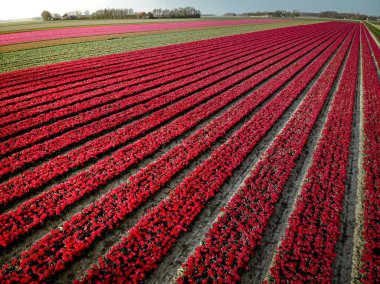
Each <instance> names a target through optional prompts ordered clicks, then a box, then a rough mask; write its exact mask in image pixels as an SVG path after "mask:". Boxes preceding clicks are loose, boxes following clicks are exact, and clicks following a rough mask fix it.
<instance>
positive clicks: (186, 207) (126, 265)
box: [83, 38, 343, 282]
mask: <svg viewBox="0 0 380 284" xmlns="http://www.w3.org/2000/svg"><path fill="white" fill-rule="evenodd" d="M342 39H343V38H342ZM339 43H341V41H337V42H335V43H334V44H332V45H330V47H329V48H328V51H326V53H324V54H323V55H322V56H321V58H318V60H317V61H314V62H313V63H312V64H311V65H310V66H308V67H307V68H306V69H305V70H304V71H303V72H302V73H301V74H300V75H299V76H298V77H297V78H296V80H294V81H292V83H290V84H289V85H288V86H287V87H286V88H285V89H284V90H282V91H281V92H280V93H279V94H278V95H277V96H276V97H275V98H274V99H273V100H272V101H271V102H269V103H268V104H267V105H266V106H265V107H264V108H263V109H262V110H260V111H259V112H258V113H257V114H256V115H255V116H254V117H253V118H252V119H251V120H250V121H249V122H247V123H246V124H245V125H244V126H243V127H242V128H241V129H240V130H239V131H238V132H237V133H235V134H234V135H233V136H232V137H231V139H229V140H228V141H227V142H226V143H224V144H223V145H222V146H221V147H219V148H218V149H217V150H215V151H214V152H213V153H212V155H211V157H210V158H209V159H208V160H206V161H205V162H203V163H202V164H201V165H200V166H198V167H197V168H196V169H195V170H194V171H193V172H191V173H190V174H189V175H188V176H187V177H186V178H185V179H184V180H183V181H182V182H181V183H180V184H178V185H177V187H176V188H175V189H174V190H173V192H171V194H170V196H169V198H168V199H166V200H164V201H162V202H161V203H160V204H159V205H158V206H156V207H154V208H153V209H152V210H150V211H149V212H148V213H147V214H146V215H145V216H143V217H142V218H141V219H140V221H139V222H138V223H137V224H136V226H134V227H133V228H132V229H131V230H129V232H128V236H127V237H126V238H124V239H123V240H122V242H121V243H120V244H118V245H116V246H114V247H113V248H112V249H111V251H110V253H109V254H107V256H106V257H104V258H100V261H99V267H97V266H95V267H93V268H92V269H91V270H90V271H88V274H87V275H86V278H85V279H84V280H83V282H97V281H100V282H103V281H111V282H112V281H116V280H117V281H124V282H129V281H131V282H140V281H142V280H143V279H144V278H145V275H146V274H147V273H148V272H150V271H151V270H153V269H155V268H156V267H157V265H158V264H159V263H160V261H161V259H162V258H163V257H164V255H165V254H166V253H167V252H168V251H169V250H170V248H171V247H172V246H173V245H174V243H175V242H176V240H177V238H178V237H179V236H180V234H181V233H183V232H184V231H186V230H187V228H188V227H189V226H190V225H191V224H192V222H193V221H194V219H195V218H196V217H197V215H198V214H199V213H200V211H201V210H202V209H203V208H204V207H205V206H206V205H207V202H208V201H209V200H210V199H211V198H212V197H213V196H214V195H215V194H216V193H217V192H218V191H219V189H220V187H221V186H222V185H223V184H224V182H225V181H226V179H227V178H228V177H230V176H231V175H232V173H233V171H234V170H235V169H236V168H237V167H238V166H239V165H240V164H241V163H242V161H243V160H244V159H245V157H246V156H247V155H248V154H249V153H250V152H251V151H252V149H253V148H254V147H255V145H256V144H257V142H258V141H260V139H261V138H262V137H263V136H264V135H265V133H267V131H269V130H270V129H271V127H272V125H273V124H274V123H275V122H276V121H277V120H278V119H279V118H280V117H281V116H282V114H283V113H284V112H285V111H286V109H287V108H288V107H289V105H290V104H291V103H292V102H293V101H294V100H295V99H296V97H298V95H299V94H300V93H301V92H302V90H303V89H304V88H305V87H306V86H307V85H308V84H309V83H310V81H311V79H312V78H313V77H314V76H315V75H316V74H317V73H318V71H319V70H320V68H321V67H322V66H323V64H324V63H326V61H327V60H328V58H329V57H330V56H331V55H332V53H333V51H334V50H336V48H337V47H338V45H339ZM228 225H229V223H224V226H228ZM230 249H234V247H233V246H229V247H228V248H227V250H230ZM223 280H224V281H226V282H228V279H227V278H223Z"/></svg>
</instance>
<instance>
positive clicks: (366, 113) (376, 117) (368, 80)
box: [360, 26, 380, 283]
mask: <svg viewBox="0 0 380 284" xmlns="http://www.w3.org/2000/svg"><path fill="white" fill-rule="evenodd" d="M365 30H366V28H365V27H364V26H362V31H363V33H362V35H363V36H362V41H361V43H362V73H363V125H364V145H363V146H364V153H363V169H364V186H363V216H364V217H363V219H364V232H363V238H364V241H365V243H364V251H363V258H362V262H363V266H362V269H361V271H360V273H361V279H360V280H361V282H362V283H378V282H380V238H379V232H380V222H379V220H380V195H379V190H380V141H379V137H380V82H379V77H378V73H377V70H376V66H375V62H374V60H373V59H372V56H371V50H370V46H369V44H368V41H367V39H366V37H365V36H364V35H365V33H364V31H365Z"/></svg>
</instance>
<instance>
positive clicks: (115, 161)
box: [0, 58, 296, 246]
mask: <svg viewBox="0 0 380 284" xmlns="http://www.w3.org/2000/svg"><path fill="white" fill-rule="evenodd" d="M295 59H296V58H293V59H291V60H290V62H292V61H293V60H295ZM290 62H287V61H285V66H286V64H289V63H290ZM269 64H270V63H269ZM281 64H284V63H283V62H282V63H281ZM281 64H278V65H277V66H276V65H275V66H274V68H272V70H271V72H277V71H279V70H281V68H283V67H284V65H281ZM257 68H258V70H261V68H260V66H258V67H257ZM246 72H253V73H252V74H254V73H256V72H257V70H255V68H252V69H249V70H247V71H246ZM269 74H270V73H269ZM269 74H268V76H269ZM271 74H273V73H271ZM247 77H249V76H247V74H245V77H243V78H241V77H240V78H239V76H237V78H235V79H234V77H230V79H229V81H227V82H225V83H220V88H221V89H218V85H214V86H213V87H212V88H209V91H208V92H202V94H201V95H200V94H197V95H196V96H190V97H188V98H187V99H185V100H183V101H180V102H178V103H176V104H173V105H171V106H170V107H168V108H166V109H164V110H161V111H158V112H156V113H155V114H153V115H152V116H149V117H147V118H145V119H143V120H144V121H145V122H143V121H138V122H136V123H135V124H138V125H139V129H138V130H137V129H136V127H135V125H134V124H131V125H128V127H126V128H125V129H121V130H122V131H120V130H118V131H117V132H115V133H111V134H110V135H109V136H108V137H109V138H108V142H107V143H106V142H105V141H104V139H103V140H102V141H100V142H97V143H92V142H90V143H89V144H88V145H90V146H88V148H87V149H86V151H83V149H81V150H82V152H80V153H81V154H80V155H79V154H78V153H75V151H73V152H72V153H71V155H67V156H68V157H67V158H66V159H65V160H66V162H65V163H64V160H63V157H57V158H56V159H54V160H56V161H54V160H53V161H54V162H55V164H53V163H49V164H50V165H51V166H50V167H47V166H46V164H45V165H42V166H40V167H39V168H41V169H42V172H38V170H37V171H36V169H35V170H33V171H32V172H34V174H33V175H32V174H31V173H32V172H29V188H27V187H26V186H25V185H26V184H27V183H26V182H25V176H26V174H25V173H24V174H23V175H22V176H21V178H20V176H19V177H16V180H20V179H21V180H22V183H20V185H21V186H20V187H19V186H17V185H14V184H13V185H11V186H9V187H8V190H4V192H5V194H6V192H11V193H12V194H10V195H9V194H7V195H8V197H9V199H12V198H14V195H16V196H19V195H20V192H21V194H24V193H25V192H28V191H30V189H31V188H33V187H34V188H35V187H36V186H37V187H38V186H41V183H42V184H43V183H44V182H45V183H46V180H50V179H52V178H54V177H56V176H57V175H60V174H62V172H65V171H67V170H68V169H67V168H66V167H67V165H70V166H71V167H73V166H78V165H79V166H80V165H82V164H83V163H84V161H86V159H87V160H88V159H90V158H91V155H92V156H95V157H96V155H94V152H96V150H95V149H97V148H98V149H102V150H104V149H106V148H107V147H111V145H112V143H117V142H118V143H120V141H128V140H129V139H131V137H136V136H137V135H138V133H143V132H144V131H146V130H147V129H150V128H152V127H154V126H157V125H160V124H162V122H164V121H165V120H167V119H168V117H173V115H176V114H178V113H181V112H183V111H184V110H186V109H189V108H190V106H191V105H197V104H199V103H200V102H201V101H202V100H204V99H205V98H207V97H209V98H212V97H214V96H215V95H216V94H218V93H219V92H221V91H222V90H225V89H226V86H228V84H232V85H235V84H236V83H238V82H240V81H241V80H242V79H246V78H247ZM259 78H260V80H259V82H261V81H263V80H264V79H265V77H261V76H259ZM234 80H236V81H234ZM252 80H255V77H253V78H252ZM253 82H255V81H251V80H248V81H247V82H245V84H246V86H248V87H249V88H252V85H254V84H252V83H253ZM259 82H255V84H258V83H259ZM226 84H227V85H226ZM240 95H241V94H240ZM233 98H234V97H233V96H230V100H232V99H233ZM215 101H218V97H217V98H216V99H214V101H210V102H209V103H207V104H206V105H203V106H202V107H201V108H197V109H195V110H194V111H199V109H202V111H201V113H204V114H205V115H207V114H208V113H207V111H205V109H206V110H207V109H208V108H210V109H211V107H210V105H212V103H214V102H215ZM188 115H191V113H189V114H186V115H185V116H184V118H186V117H187V116H188ZM206 117H207V116H206ZM175 123H176V121H173V122H172V123H170V124H169V125H167V126H165V127H163V129H164V131H167V130H166V129H171V128H173V127H174V129H178V128H177V126H176V124H175ZM188 123H189V127H190V126H191V124H190V122H188ZM144 124H145V125H146V126H145V127H146V128H145V129H144V127H143V126H144ZM182 133H183V132H180V133H179V134H178V135H180V134H182ZM116 134H119V137H118V138H117V137H116V136H115V135H116ZM117 140H119V141H117ZM139 141H140V140H138V141H136V142H135V143H134V144H132V145H129V146H126V147H125V148H123V149H121V150H119V151H117V152H115V153H114V154H113V155H112V156H109V157H107V158H105V159H103V160H101V161H100V162H98V163H97V164H95V165H94V166H92V167H91V168H90V169H89V170H87V171H86V172H83V173H80V174H78V175H77V176H74V177H73V178H71V179H69V180H68V181H67V182H66V183H65V184H61V185H58V186H56V187H53V188H52V189H51V190H49V191H47V192H45V193H43V194H41V195H39V196H37V197H35V198H34V199H31V200H29V201H26V202H25V203H23V204H22V205H21V206H20V207H18V208H17V210H15V211H12V212H9V213H6V214H3V215H1V216H0V219H1V220H3V221H4V222H1V224H4V226H5V227H3V228H2V230H1V232H2V238H1V240H2V242H1V243H2V245H3V246H6V245H7V244H8V243H10V242H12V241H14V240H15V239H16V238H17V236H18V235H22V234H24V233H25V232H26V231H28V230H30V229H31V228H33V227H35V226H36V225H38V224H39V223H40V222H42V221H43V220H44V219H46V218H47V217H48V216H49V215H54V214H59V213H60V212H61V211H62V210H63V209H64V208H66V207H67V206H68V205H69V204H72V203H74V202H75V201H76V200H78V199H79V198H81V197H82V196H84V195H85V194H86V193H89V192H90V191H94V190H96V189H97V188H98V187H99V186H100V185H103V184H106V183H107V181H109V180H110V179H112V178H114V177H115V176H117V175H118V174H120V173H122V172H123V171H125V170H126V169H127V168H128V167H129V166H130V165H132V164H134V163H136V161H137V160H136V157H140V158H143V157H141V156H140V155H138V156H135V155H137V154H135V155H132V154H134V153H136V151H137V152H138V151H141V149H142V148H143V149H145V150H146V151H148V150H149V151H148V154H151V153H153V152H154V149H153V150H152V149H150V148H145V146H144V147H143V145H141V144H140V142H139ZM109 143H111V145H109ZM166 143H167V142H166ZM96 145H99V146H98V147H96ZM139 149H140V150H139ZM98 151H99V150H98ZM131 151H132V152H131ZM152 151H153V152H152ZM130 152H131V153H130ZM98 155H99V154H98ZM110 165H112V167H110ZM59 167H60V168H59ZM49 168H51V170H49ZM74 185H75V186H74ZM9 199H8V200H9ZM6 201H7V198H4V202H6ZM42 212H44V213H43V215H41V213H42ZM17 216H24V218H22V219H23V221H21V220H20V218H19V217H17ZM33 216H34V217H33ZM37 216H38V217H37ZM36 217H37V218H36ZM11 220H17V222H12V221H11ZM20 222H22V223H20ZM17 224H18V225H17ZM16 227H18V229H16Z"/></svg>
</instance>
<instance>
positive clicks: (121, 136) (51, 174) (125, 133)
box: [0, 42, 318, 205]
mask: <svg viewBox="0 0 380 284" xmlns="http://www.w3.org/2000/svg"><path fill="white" fill-rule="evenodd" d="M305 44H306V45H308V44H309V43H308V42H307V43H305ZM317 45H318V43H314V44H310V46H309V47H307V48H304V50H302V46H301V48H295V49H294V50H293V51H289V52H285V53H284V54H280V55H277V56H274V57H272V58H271V59H270V60H267V61H265V62H262V63H261V64H258V65H256V66H254V67H252V68H251V69H248V70H246V71H244V72H242V73H240V74H236V75H235V76H231V77H229V78H228V80H227V81H223V82H220V83H217V84H214V85H212V86H211V87H209V88H207V89H205V90H204V92H205V94H208V95H207V96H206V97H205V98H208V97H210V96H214V95H216V94H218V93H219V92H222V91H223V90H226V89H227V88H228V87H230V86H232V85H234V84H236V83H238V82H240V81H242V80H244V79H247V78H249V77H250V76H252V75H253V74H255V73H257V72H258V71H259V70H262V69H263V68H265V67H268V66H270V65H271V64H274V63H275V62H276V61H278V60H280V59H283V57H285V60H283V61H281V62H279V63H277V64H274V65H272V67H271V68H270V72H267V73H263V74H260V76H258V77H257V78H259V79H260V80H261V81H262V80H265V79H266V78H268V77H269V76H270V75H273V74H274V73H275V72H277V71H279V70H281V69H282V68H284V67H285V66H286V65H287V64H289V63H291V62H292V61H294V60H296V59H297V58H298V56H301V55H303V54H305V53H306V52H308V51H310V50H311V49H313V48H314V47H316V46H317ZM299 49H301V51H300V52H299V54H298V55H296V56H295V55H292V56H289V55H291V54H292V52H294V51H297V50H299ZM286 55H288V57H286ZM258 59H259V58H258ZM232 71H233V70H232V69H230V70H228V71H224V73H227V74H224V76H226V75H227V76H229V75H231V72H232ZM263 75H265V76H263ZM256 82H257V81H256ZM258 82H260V81H258ZM206 83H207V82H206ZM200 84H201V82H199V83H198V84H197V83H195V84H193V86H192V88H189V89H188V91H189V92H190V93H191V92H192V91H194V90H196V89H197V87H198V86H199V85H200ZM256 84H257V83H256ZM250 86H251V87H253V84H251V85H250ZM185 94H186V93H185ZM182 95H184V92H183V91H181V90H178V91H177V92H175V93H173V94H172V95H169V96H167V97H164V98H163V99H160V98H158V99H157V100H152V101H151V102H149V103H148V104H149V105H151V107H152V108H153V107H154V106H155V105H157V104H159V103H162V102H164V103H165V102H167V101H168V100H170V99H173V98H176V97H177V98H178V97H180V96H182ZM203 96H205V95H203ZM192 98H197V103H199V102H200V101H199V98H200V97H198V94H195V95H192V96H191V97H188V98H187V99H186V100H185V104H184V103H183V102H181V101H180V102H178V103H175V104H174V105H172V106H169V107H168V108H167V109H163V110H160V111H158V112H156V113H153V114H152V116H149V117H146V118H144V119H143V120H141V121H137V122H135V123H133V124H131V125H128V126H126V127H125V128H123V129H120V130H118V131H117V132H112V133H110V134H108V135H107V136H103V137H101V138H98V139H97V140H93V141H90V142H88V143H87V144H86V145H85V146H83V147H82V148H78V149H76V150H74V151H72V152H70V153H68V154H67V155H65V156H59V157H57V158H54V159H52V160H51V161H50V162H48V163H47V164H43V165H41V166H38V167H36V168H35V169H33V170H30V171H27V172H24V174H23V175H22V176H16V177H15V178H13V179H11V180H9V181H8V182H7V183H4V184H3V185H1V186H0V190H1V191H2V192H4V197H3V199H2V204H3V205H5V204H7V203H9V202H10V201H12V200H13V199H14V198H15V197H20V196H22V195H24V194H25V193H27V192H30V191H31V190H33V189H36V188H38V187H40V186H42V185H44V184H46V183H47V182H49V181H51V180H52V179H53V178H55V177H57V176H59V175H62V174H63V173H65V172H67V171H69V170H70V169H71V168H74V167H78V166H81V165H82V164H83V163H85V162H86V161H88V160H90V159H94V158H96V157H97V156H99V155H100V154H103V153H105V152H106V151H109V150H110V149H112V148H114V147H116V146H118V145H122V144H123V143H125V142H127V141H128V140H130V139H132V138H133V137H136V136H137V135H139V134H141V133H143V132H144V131H147V130H149V129H152V128H154V127H156V126H158V125H160V123H162V122H164V121H166V120H167V119H168V118H169V117H168V116H167V115H166V112H168V111H169V112H170V111H172V114H171V116H170V117H173V116H174V115H176V114H177V113H178V111H183V109H184V107H185V109H188V108H189V107H191V106H192V105H194V103H195V101H193V99H192ZM178 105H182V108H178ZM139 110H140V112H144V111H147V110H149V109H148V107H147V105H141V107H139V106H138V107H136V108H132V109H131V110H130V111H129V112H128V111H126V112H125V113H122V115H121V117H118V119H119V120H122V119H124V121H125V120H126V119H128V117H131V116H132V115H133V114H138V113H139V112H138V111H139ZM173 111H174V112H173ZM165 116H166V117H165ZM104 120H105V119H104ZM112 120H115V117H111V120H109V121H105V122H107V123H105V122H104V121H103V122H104V123H102V124H100V127H102V126H103V125H107V126H109V125H111V126H112ZM116 122H117V121H116ZM135 125H139V126H140V129H139V131H138V132H136V131H135V132H133V129H135ZM142 126H145V128H144V127H142ZM84 130H86V129H84ZM87 131H88V132H89V130H87ZM73 133H75V134H76V133H79V135H77V137H79V138H81V137H83V131H81V130H79V131H78V132H76V131H73ZM59 138H60V137H59ZM59 138H57V139H55V140H56V141H55V140H52V141H53V143H50V142H47V143H45V144H48V143H49V144H48V147H45V148H42V149H43V150H40V151H34V152H31V153H33V154H34V156H33V155H30V156H29V159H31V157H35V156H36V155H38V153H41V154H44V153H46V152H47V151H49V150H54V147H55V146H58V147H62V145H64V143H67V142H66V141H75V140H74V138H75V136H71V137H70V136H68V138H66V139H59ZM77 139H78V138H77ZM31 149H35V148H33V147H32V148H31ZM37 149H38V148H37ZM90 151H91V155H90V154H89V152H90ZM24 152H27V151H24ZM83 153H85V154H86V155H84V154H83ZM26 157H28V156H26ZM37 158H38V156H37ZM4 160H6V159H4ZM20 161H21V159H20V158H18V159H16V160H15V162H14V163H7V164H6V165H9V164H12V167H14V168H16V167H17V166H19V165H20V164H19V163H20ZM12 167H10V166H6V167H3V168H4V169H7V170H11V169H12ZM45 173H46V174H45Z"/></svg>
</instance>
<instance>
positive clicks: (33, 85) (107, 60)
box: [0, 37, 247, 99]
mask: <svg viewBox="0 0 380 284" xmlns="http://www.w3.org/2000/svg"><path fill="white" fill-rule="evenodd" d="M245 38H247V37H245ZM236 40H237V41H240V40H244V37H239V38H236ZM220 43H223V41H220V40H218V41H213V40H210V41H208V42H207V41H202V42H193V43H192V45H193V46H192V45H190V44H187V45H183V46H178V45H173V46H168V49H169V50H168V51H167V52H163V50H162V48H152V49H147V50H141V51H139V52H137V51H132V52H128V53H121V54H112V55H107V56H100V57H96V58H86V59H80V60H75V61H70V62H66V63H58V64H53V65H49V70H46V69H48V68H47V67H45V66H41V67H36V68H30V69H28V72H30V73H32V74H31V76H32V77H31V78H25V79H24V80H22V79H21V78H19V77H20V76H22V75H23V74H24V73H25V72H26V70H20V71H14V72H10V73H7V74H0V77H5V78H4V83H3V84H1V85H2V87H3V88H4V89H3V92H2V93H4V94H2V96H1V98H2V99H4V98H7V97H13V96H14V95H22V94H25V93H28V92H32V91H33V92H36V91H38V90H41V89H44V85H43V82H44V81H49V87H57V86H62V87H64V84H69V83H75V82H77V79H76V77H77V76H78V75H79V76H81V77H82V78H83V79H91V78H92V76H91V74H92V73H93V72H94V70H96V72H97V73H99V74H108V73H107V71H109V70H110V69H112V68H115V67H120V66H125V64H128V67H129V66H131V65H132V66H139V65H141V64H142V63H143V62H146V61H147V58H148V56H149V58H150V59H152V60H157V61H161V60H160V59H161V58H165V57H168V54H170V55H171V56H177V55H181V54H182V53H184V52H189V51H191V50H194V49H197V48H199V49H200V50H202V49H204V48H205V47H207V46H208V47H209V48H212V47H217V46H219V45H220ZM181 47H182V48H181ZM170 55H169V57H170ZM16 73H20V74H19V76H17V79H15V80H14V84H12V83H11V82H10V81H11V78H12V77H14V75H16ZM34 73H35V74H34ZM7 79H8V80H7ZM18 81H19V82H18ZM17 82H18V84H17ZM23 82H24V83H23ZM25 90H27V91H25ZM16 91H19V92H20V93H17V94H12V95H8V92H16ZM6 92H7V93H6ZM5 94H7V95H6V96H4V95H5Z"/></svg>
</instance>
